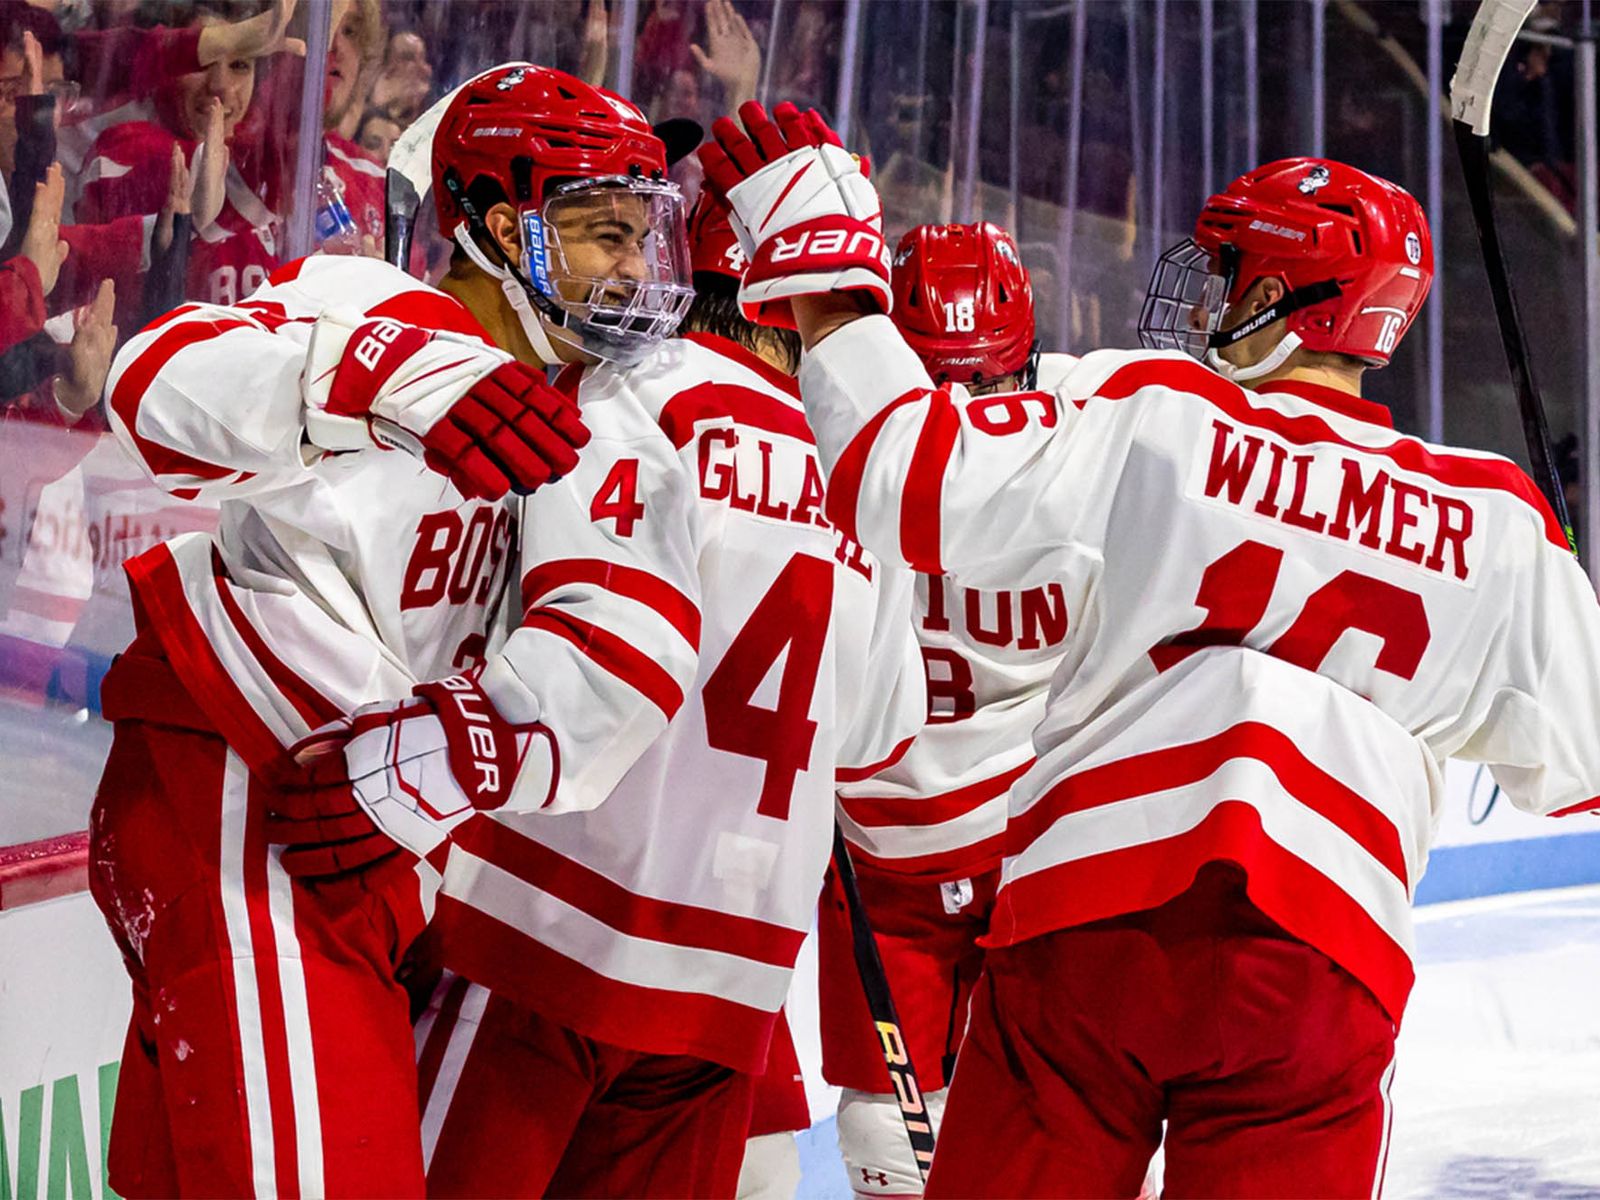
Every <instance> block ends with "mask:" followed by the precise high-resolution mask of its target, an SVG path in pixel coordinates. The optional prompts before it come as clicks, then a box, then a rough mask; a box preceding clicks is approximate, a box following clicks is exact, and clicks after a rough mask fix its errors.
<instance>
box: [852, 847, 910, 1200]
mask: <svg viewBox="0 0 1600 1200" xmlns="http://www.w3.org/2000/svg"><path fill="white" fill-rule="evenodd" d="M833 869H834V870H835V871H837V872H838V873H839V886H840V887H842V888H843V889H844V903H845V907H846V908H848V909H849V910H850V943H851V948H852V949H853V950H854V952H855V957H856V974H858V975H859V976H860V977H861V990H862V992H864V993H865V994H866V997H867V1011H868V1012H869V1013H870V1014H871V1015H872V1024H873V1025H874V1026H875V1027H876V1029H877V1031H878V1042H879V1048H880V1049H881V1050H882V1051H883V1063H884V1066H886V1067H888V1069H889V1083H890V1085H891V1086H892V1087H893V1088H894V1097H895V1100H896V1101H897V1102H898V1103H899V1105H900V1120H901V1121H903V1122H904V1123H905V1127H906V1137H907V1138H909V1139H910V1141H911V1153H912V1154H913V1155H915V1156H916V1160H917V1170H918V1171H920V1172H921V1173H922V1179H923V1182H927V1179H928V1167H929V1166H930V1165H931V1164H932V1163H933V1122H932V1121H931V1120H930V1119H929V1116H928V1106H927V1105H926V1104H924V1103H923V1100H922V1087H921V1085H920V1084H919V1083H918V1082H917V1069H916V1067H915V1066H913V1065H912V1062H911V1048H910V1047H909V1046H907V1045H906V1041H905V1038H903V1037H902V1036H901V1035H900V1017H899V1015H898V1014H897V1013H896V1012H895V1009H894V997H893V996H891V995H890V994H889V977H888V976H887V975H885V974H884V970H883V959H882V958H881V957H879V955H878V940H877V938H875V937H874V936H873V933H872V925H871V924H870V923H869V922H868V921H867V910H866V908H865V907H864V906H863V905H862V903H861V889H860V888H859V887H858V886H857V884H856V869H855V867H854V866H853V865H852V864H851V862H850V847H849V846H848V845H846V844H845V840H844V830H842V829H840V828H839V826H838V825H837V824H835V825H834V827H833Z"/></svg>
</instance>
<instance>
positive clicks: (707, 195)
mask: <svg viewBox="0 0 1600 1200" xmlns="http://www.w3.org/2000/svg"><path fill="white" fill-rule="evenodd" d="M746 265H748V264H747V263H746V260H745V256H744V247H743V246H741V245H740V244H739V238H738V236H737V235H736V234H735V233H734V232H733V226H732V225H731V224H729V222H728V206H727V205H726V204H724V203H723V202H722V201H720V200H718V199H717V198H716V197H715V196H713V195H712V194H711V189H710V188H701V189H700V197H699V199H697V200H696V201H695V202H694V207H693V208H692V209H690V210H689V266H690V269H691V270H692V271H693V272H694V273H695V274H696V275H699V274H702V273H709V274H712V275H723V276H726V277H727V278H729V279H732V280H735V281H738V280H741V279H743V278H744V269H745V267H746Z"/></svg>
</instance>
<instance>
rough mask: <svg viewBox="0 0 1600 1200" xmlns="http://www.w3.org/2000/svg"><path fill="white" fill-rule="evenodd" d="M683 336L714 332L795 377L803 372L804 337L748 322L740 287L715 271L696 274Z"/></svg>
mask: <svg viewBox="0 0 1600 1200" xmlns="http://www.w3.org/2000/svg"><path fill="white" fill-rule="evenodd" d="M678 332H680V333H714V334H716V335H717V336H718V337H725V338H727V339H728V340H729V341H730V342H735V343H737V344H738V345H740V346H743V347H744V348H745V349H746V350H748V351H750V353H752V354H759V355H761V356H762V357H763V358H766V359H767V360H768V361H772V362H774V363H775V365H776V366H777V368H778V369H779V370H780V371H785V372H787V373H788V374H790V375H793V374H794V373H795V372H796V371H798V370H799V369H800V335H799V334H798V333H796V332H795V331H794V330H792V329H774V328H772V327H771V326H770V325H757V324H755V323H754V322H752V321H747V320H745V318H744V314H743V313H741V312H740V311H739V285H738V284H737V283H736V282H734V281H733V280H732V279H729V278H728V277H727V276H726V275H719V274H717V273H716V272H715V271H696V272H695V273H694V303H693V304H691V305H690V306H689V313H688V315H687V316H685V317H684V318H683V324H682V325H680V326H679V327H678Z"/></svg>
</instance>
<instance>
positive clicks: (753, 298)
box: [700, 101, 890, 328]
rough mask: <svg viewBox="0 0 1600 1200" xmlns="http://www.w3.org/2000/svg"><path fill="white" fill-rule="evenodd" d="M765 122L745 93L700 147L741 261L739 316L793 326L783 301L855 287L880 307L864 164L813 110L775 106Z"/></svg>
mask: <svg viewBox="0 0 1600 1200" xmlns="http://www.w3.org/2000/svg"><path fill="white" fill-rule="evenodd" d="M773 115H774V116H775V117H776V118H777V122H776V123H774V122H773V121H772V120H771V119H770V118H768V116H767V113H766V110H765V109H763V108H762V107H761V105H760V104H757V103H756V102H755V101H750V102H748V103H746V104H744V105H741V106H740V108H739V116H740V119H741V120H742V121H743V122H744V126H745V127H744V129H743V130H741V129H740V128H739V127H738V126H737V125H735V124H734V123H733V122H732V121H731V120H729V119H728V118H726V117H722V118H719V119H718V120H717V121H716V122H715V123H714V124H713V125H712V127H711V132H712V134H713V136H714V138H715V140H714V141H712V142H708V143H707V144H706V145H704V146H702V147H701V148H700V161H701V163H702V164H703V165H704V167H705V172H706V183H707V185H708V186H710V187H711V188H712V189H713V190H714V191H715V192H717V193H718V194H719V195H721V196H722V197H724V198H725V199H726V200H727V202H728V205H729V207H730V208H731V209H732V210H733V214H732V218H731V221H730V223H731V224H732V226H733V229H734V232H735V233H737V234H738V236H739V241H740V244H741V245H742V246H743V248H744V252H745V255H746V257H747V258H748V259H749V262H750V265H749V267H748V268H747V269H746V271H745V276H744V281H743V283H742V284H741V286H740V290H739V302H740V306H741V307H742V308H743V310H744V315H745V316H746V317H747V318H748V319H750V320H752V321H756V322H757V323H759V324H763V325H780V326H784V327H787V328H793V327H794V315H793V313H792V311H791V309H790V303H789V302H790V301H791V300H793V299H794V298H795V297H796V296H811V295H818V294H821V293H824V292H851V291H857V292H864V293H866V294H867V295H869V296H870V297H872V299H873V300H874V302H875V303H876V304H877V305H878V307H879V308H881V309H882V310H883V311H884V312H888V311H889V306H890V291H889V251H888V247H887V246H886V245H885V244H884V240H883V205H882V203H881V202H880V201H879V199H878V193H877V189H876V188H874V187H873V186H872V183H871V181H870V180H869V179H868V178H867V172H866V169H865V164H864V163H863V162H862V161H861V160H859V159H858V158H857V157H856V156H855V155H853V154H851V153H850V152H849V151H848V150H846V149H845V148H844V147H843V146H842V145H840V143H839V138H838V136H837V135H836V134H835V133H834V132H833V130H831V129H829V128H828V126H827V125H826V124H825V123H824V122H823V120H822V118H821V117H820V116H818V115H817V113H816V112H815V111H812V112H807V113H801V112H800V111H799V110H798V109H796V108H795V106H794V105H793V104H789V103H787V102H785V103H783V104H780V105H778V107H777V108H776V109H775V110H774V113H773Z"/></svg>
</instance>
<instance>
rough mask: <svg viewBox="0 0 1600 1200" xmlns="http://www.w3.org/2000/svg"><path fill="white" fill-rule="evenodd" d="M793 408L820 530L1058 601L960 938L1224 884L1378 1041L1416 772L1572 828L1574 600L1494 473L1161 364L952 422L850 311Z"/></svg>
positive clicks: (1428, 791)
mask: <svg viewBox="0 0 1600 1200" xmlns="http://www.w3.org/2000/svg"><path fill="white" fill-rule="evenodd" d="M801 386H802V389H803V392H804V395H805V397H806V407H807V410H808V412H809V414H810V416H811V419H812V421H813V423H814V424H815V425H816V428H817V430H818V435H819V442H820V444H821V448H822V452H823V455H824V458H825V459H826V460H827V461H830V462H832V463H833V464H834V465H833V471H832V475H831V477H830V482H829V512H830V514H832V515H833V516H834V518H835V520H836V521H837V522H838V523H839V524H840V526H841V528H843V529H845V530H846V531H847V532H849V533H851V534H852V535H854V536H858V537H859V538H860V539H861V540H862V541H863V542H864V543H865V544H866V545H867V546H868V547H869V548H873V549H875V550H876V551H877V552H878V553H879V554H881V555H884V556H886V558H887V559H888V560H889V561H896V560H899V561H904V562H908V563H910V564H911V565H913V566H914V567H916V568H917V569H919V570H923V571H948V572H950V573H951V574H952V575H954V576H956V577H957V578H959V579H960V580H962V582H964V583H967V584H970V585H972V586H976V587H985V588H999V587H1004V588H1010V589H1025V588H1032V587H1046V586H1048V585H1050V584H1051V583H1055V584H1058V585H1059V586H1060V587H1061V588H1062V590H1063V593H1064V595H1065V598H1066V602H1067V609H1068V616H1069V626H1068V631H1067V640H1066V646H1065V654H1064V657H1063V659H1062V662H1061V666H1060V669H1059V672H1058V674H1057V677H1056V680H1055V682H1054V684H1053V686H1052V691H1051V694H1050V697H1049V702H1048V707H1047V712H1046V717H1045V719H1044V722H1043V724H1042V725H1041V726H1040V727H1039V729H1038V731H1037V732H1036V733H1035V737H1034V741H1035V748H1036V750H1037V752H1038V761H1037V763H1036V764H1035V766H1034V767H1033V768H1032V769H1031V770H1030V771H1029V772H1028V773H1027V774H1026V775H1025V776H1023V777H1022V778H1021V779H1020V780H1019V781H1018V782H1017V784H1016V785H1015V787H1014V788H1013V790H1012V794H1011V804H1010V815H1009V822H1008V826H1007V831H1006V846H1005V851H1006V857H1005V860H1004V871H1003V881H1002V890H1001V892H1000V895H999V898H998V901H997V904H996V908H995V914H994V917H993V920H992V925H991V934H990V939H991V941H992V943H993V944H998V945H1005V944H1011V943H1015V942H1017V941H1020V940H1023V939H1026V938H1029V937H1033V936H1036V935H1039V934H1041V933H1045V932H1048V931H1050V930H1052V929H1057V928H1061V927H1064V926H1068V925H1074V924H1078V923H1081V922H1085V921H1092V920H1096V919H1099V918H1103V917H1107V916H1111V915H1115V914H1118V913H1122V912H1128V911H1136V910H1139V909H1143V908H1147V907H1150V906H1153V905H1157V904H1160V903H1162V902H1163V901H1165V900H1167V899H1169V898H1170V897H1172V896H1174V895H1176V894H1177V893H1179V892H1181V891H1182V890H1183V889H1184V887H1186V886H1187V884H1188V883H1189V881H1190V880H1191V879H1192V878H1193V875H1194V873H1195V871H1196V870H1197V869H1198V867H1199V866H1200V865H1201V864H1203V863H1204V862H1207V861H1212V860H1218V859H1226V860H1231V861H1234V862H1237V863H1239V864H1241V865H1242V866H1243V867H1244V868H1245V869H1246V871H1247V873H1248V876H1249V889H1250V894H1251V897H1252V899H1253V900H1254V901H1255V903H1256V904H1258V905H1259V906H1260V907H1261V908H1262V909H1263V910H1264V911H1265V912H1267V913H1268V914H1269V915H1270V916H1271V917H1272V918H1273V919H1274V920H1276V921H1277V922H1279V923H1280V924H1281V925H1283V926H1284V927H1285V928H1286V929H1288V930H1289V931H1290V932H1291V933H1293V934H1294V935H1296V936H1297V937H1300V938H1301V939H1303V940H1305V941H1307V942H1309V943H1310V944H1312V945H1313V946H1316V947H1317V948H1318V949H1320V950H1322V951H1323V952H1324V953H1326V954H1327V955H1328V956H1329V957H1331V958H1332V959H1334V960H1335V961H1336V962H1338V963H1340V964H1341V965H1342V966H1344V967H1345V968H1346V969H1348V970H1349V971H1350V972H1351V973H1352V974H1354V975H1355V976H1356V977H1357V978H1359V979H1361V980H1362V981H1363V983H1365V984H1366V985H1367V986H1368V987H1369V988H1371V989H1372V991H1373V993H1374V994H1375V995H1376V996H1377V997H1378V998H1379V999H1380V1000H1381V1001H1382V1002H1383V1003H1384V1005H1385V1006H1386V1008H1387V1009H1388V1011H1389V1012H1390V1014H1391V1015H1392V1016H1394V1017H1395V1018H1396V1019H1398V1018H1399V1016H1400V1014H1401V1012H1402V1010H1403V1008H1404V1005H1405V1000H1406V996H1407V995H1408V993H1409V990H1410V986H1411V982H1412V978H1413V971H1412V965H1411V946H1412V931H1411V917H1410V903H1409V901H1410V896H1411V893H1412V891H1413V889H1414V887H1415V885H1416V883H1417V881H1418V879H1419V878H1420V877H1421V875H1422V872H1423V869H1424V866H1425V864H1426V861H1427V853H1428V845H1429V840H1430V835H1431V829H1432V825H1433V822H1434V819H1435V817H1436V815H1437V811H1438V806H1439V804H1440V802H1441V799H1442V794H1443V789H1442V770H1441V765H1442V763H1443V761H1444V760H1445V759H1446V758H1449V757H1451V756H1460V757H1462V758H1467V759H1472V760H1477V761H1481V762H1486V763H1488V764H1490V765H1491V768H1492V770H1493V774H1494V777H1495V779H1496V781H1497V782H1498V783H1499V784H1500V785H1501V786H1502V787H1503V788H1504V789H1505V791H1506V793H1507V794H1508V796H1510V798H1511V799H1512V800H1513V802H1514V803H1516V804H1517V805H1519V806H1520V807H1522V808H1524V809H1527V810H1529V811H1531V812H1535V813H1545V814H1551V815H1564V814H1567V813H1572V812H1578V811H1585V810H1593V809H1595V808H1597V807H1600V800H1597V799H1595V797H1596V794H1597V793H1600V740H1597V739H1596V738H1595V737H1594V731H1593V719H1594V714H1595V713H1596V712H1597V711H1600V606H1597V604H1596V602H1595V596H1594V592H1593V589H1592V588H1591V587H1590V585H1589V582H1588V580H1587V579H1586V578H1585V576H1584V574H1583V572H1582V571H1581V570H1580V569H1579V567H1578V565H1577V563H1576V561H1575V560H1574V559H1573V557H1572V555H1571V554H1570V553H1569V552H1568V551H1567V548H1566V542H1565V539H1564V537H1563V535H1562V531H1561V530H1560V528H1559V527H1558V526H1557V524H1556V522H1555V519H1554V518H1553V517H1552V516H1551V514H1550V512H1549V510H1548V508H1547V507H1546V506H1545V504H1544V503H1543V501H1542V499H1541V498H1540V496H1539V494H1538V492H1537V490H1536V489H1535V488H1534V486H1533V484H1532V483H1531V482H1530V481H1529V480H1528V479H1527V477H1526V476H1525V475H1523V473H1522V472H1521V471H1520V470H1518V469H1517V468H1516V467H1515V466H1514V465H1513V464H1511V463H1510V462H1508V461H1506V460H1505V459H1502V458H1499V457H1496V456H1494V455H1489V454H1482V453H1477V452H1473V451H1466V450H1456V449H1448V448H1444V447H1438V446H1432V445H1428V444H1425V443H1423V442H1421V441H1418V440H1417V439H1415V438H1410V437H1403V436H1401V435H1399V434H1397V433H1395V432H1394V431H1393V430H1392V429H1391V428H1390V427H1389V424H1388V414H1387V411H1386V410H1384V409H1383V408H1381V407H1380V406H1378V405H1374V404H1370V403H1366V402H1363V401H1361V400H1358V399H1355V398H1352V397H1349V396H1347V395H1344V394H1343V393H1339V392H1334V391H1331V390H1329V389H1325V388H1319V387H1315V386H1311V385H1306V384H1293V383H1285V384H1279V385H1276V386H1272V387H1268V388H1266V389H1263V390H1262V391H1260V392H1256V393H1252V392H1247V391H1245V390H1243V389H1241V388H1239V387H1238V386H1236V385H1234V384H1232V383H1229V382H1228V381H1226V380H1224V379H1222V378H1221V377H1220V376H1218V375H1216V374H1214V373H1213V372H1211V371H1209V370H1207V369H1205V368H1204V367H1201V366H1200V365H1199V364H1197V363H1195V362H1193V361H1191V360H1189V359H1187V358H1185V357H1183V356H1182V355H1177V354H1151V353H1143V352H1120V351H1100V352H1096V353H1093V354H1089V355H1086V356H1085V357H1084V358H1082V359H1081V360H1080V361H1079V362H1078V364H1077V365H1076V366H1075V367H1074V368H1073V369H1072V370H1071V371H1070V372H1069V373H1068V375H1067V377H1066V379H1065V380H1064V381H1063V383H1062V385H1061V387H1060V388H1059V389H1058V390H1057V392H1056V393H1055V394H1049V393H1024V394H1017V395H1011V396H992V397H982V398H978V399H974V400H967V401H965V402H963V403H960V404H957V403H955V402H953V401H952V399H951V396H950V393H949V392H948V391H946V390H936V389H934V388H932V387H931V385H930V383H929V381H928V378H927V376H926V374H925V373H924V372H923V371H922V367H921V364H920V363H919V362H918V361H917V359H916V357H915V356H914V355H913V354H911V352H910V351H909V350H908V349H906V347H905V346H904V345H903V343H901V342H900V340H899V337H898V335H897V334H896V333H895V332H894V329H893V327H892V325H891V324H890V323H889V322H888V320H887V319H885V318H879V317H872V318H867V319H863V320H860V321H857V322H854V323H852V324H851V325H849V326H846V327H845V328H844V329H842V330H840V331H838V332H836V333H834V334H832V335H831V336H830V337H828V338H827V339H826V340H824V341H823V342H822V343H821V344H820V345H819V346H818V347H817V349H816V351H815V352H814V353H812V354H811V355H809V356H808V358H807V361H806V362H805V364H804V365H803V367H802V371H801Z"/></svg>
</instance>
